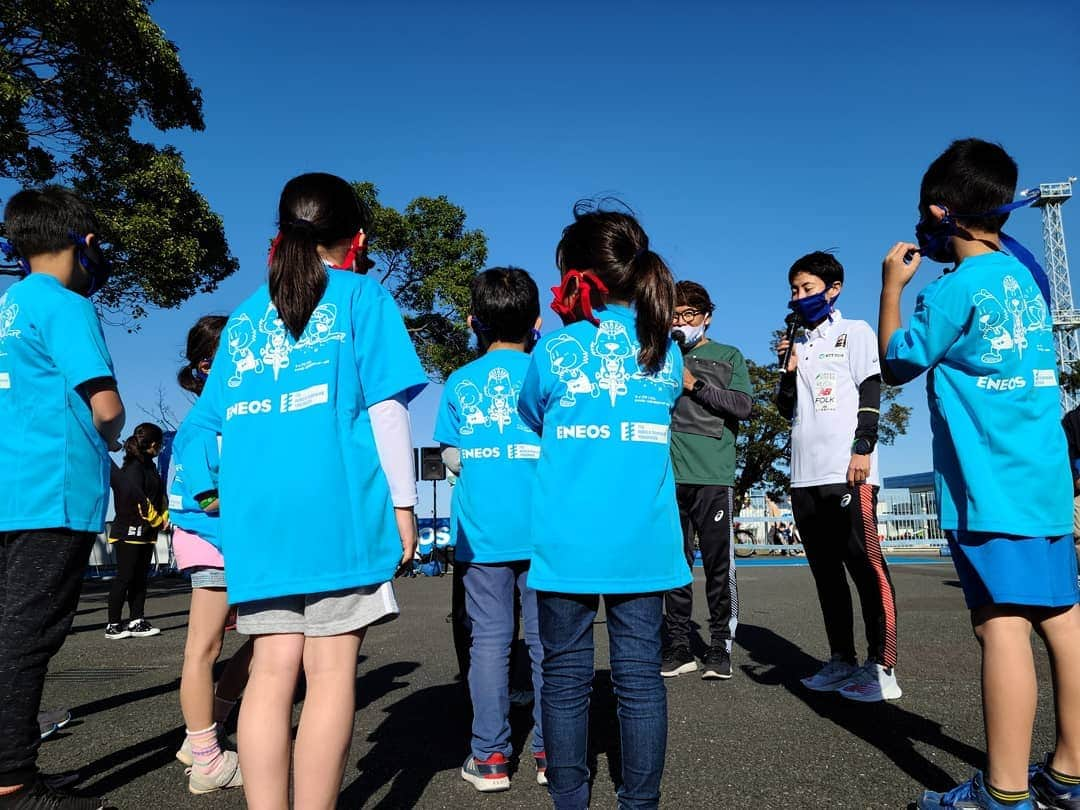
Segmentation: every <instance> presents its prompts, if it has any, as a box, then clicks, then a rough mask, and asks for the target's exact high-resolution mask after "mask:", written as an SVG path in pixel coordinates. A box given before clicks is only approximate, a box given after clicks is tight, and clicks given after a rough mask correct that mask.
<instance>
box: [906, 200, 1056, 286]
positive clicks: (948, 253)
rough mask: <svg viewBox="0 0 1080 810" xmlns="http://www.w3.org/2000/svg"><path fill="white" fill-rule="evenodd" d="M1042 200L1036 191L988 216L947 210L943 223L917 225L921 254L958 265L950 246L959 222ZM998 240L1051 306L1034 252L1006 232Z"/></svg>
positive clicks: (929, 221)
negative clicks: (1025, 270) (1033, 281)
mask: <svg viewBox="0 0 1080 810" xmlns="http://www.w3.org/2000/svg"><path fill="white" fill-rule="evenodd" d="M1039 196H1040V194H1039V192H1038V191H1035V192H1032V193H1031V195H1030V196H1027V197H1025V198H1024V199H1022V200H1015V201H1014V202H1011V203H1007V204H1005V205H1000V206H998V207H997V208H995V209H993V210H992V211H987V212H986V213H985V214H952V213H950V212H949V209H947V208H945V209H944V210H945V216H943V217H942V218H941V220H940V221H938V220H936V219H934V218H933V217H928V218H926V219H920V220H919V222H918V224H916V225H915V239H916V240H917V241H918V243H919V253H921V254H922V255H923V256H924V257H925V258H927V259H931V260H933V261H935V262H941V263H942V264H948V263H949V262H955V261H956V255H955V253H954V252H953V250H952V248H951V247H950V245H949V239H950V238H951V237H953V236H956V235H957V233H959V227H958V226H957V224H956V220H957V218H959V219H982V218H984V217H996V216H1000V215H1002V214H1007V213H1009V212H1010V211H1015V210H1016V209H1017V208H1023V207H1024V206H1026V205H1031V204H1032V203H1033V202H1035V201H1036V200H1038V199H1039ZM998 238H999V239H1000V240H1001V246H1002V247H1003V248H1005V250H1007V251H1008V252H1009V253H1010V254H1012V255H1013V256H1014V257H1015V258H1016V259H1017V260H1018V261H1019V262H1020V263H1021V264H1023V265H1024V267H1026V268H1027V269H1028V271H1029V272H1030V273H1031V275H1032V277H1033V278H1034V279H1035V283H1036V284H1037V285H1038V287H1039V290H1040V291H1041V292H1042V294H1043V298H1045V299H1046V305H1047V306H1050V279H1049V278H1047V275H1046V271H1045V270H1043V268H1042V265H1041V264H1039V260H1038V259H1036V258H1035V257H1034V256H1033V255H1032V254H1031V251H1029V250H1028V249H1027V248H1026V247H1024V246H1023V245H1021V244H1020V243H1019V242H1017V241H1016V240H1015V239H1013V238H1012V237H1011V236H1009V235H1008V234H1007V233H1005V232H1004V231H1001V232H999V233H998Z"/></svg>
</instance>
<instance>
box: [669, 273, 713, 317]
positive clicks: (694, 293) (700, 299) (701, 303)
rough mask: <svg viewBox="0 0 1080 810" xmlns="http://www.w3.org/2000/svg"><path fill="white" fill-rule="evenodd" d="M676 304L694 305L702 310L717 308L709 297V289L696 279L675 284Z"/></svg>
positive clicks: (683, 305)
mask: <svg viewBox="0 0 1080 810" xmlns="http://www.w3.org/2000/svg"><path fill="white" fill-rule="evenodd" d="M675 306H677V307H693V308H694V309H697V310H701V311H702V312H712V311H713V310H714V309H716V307H715V306H713V302H712V299H711V298H709V291H708V290H706V289H705V288H704V287H702V286H701V285H700V284H698V283H697V282H696V281H680V282H677V283H676V284H675Z"/></svg>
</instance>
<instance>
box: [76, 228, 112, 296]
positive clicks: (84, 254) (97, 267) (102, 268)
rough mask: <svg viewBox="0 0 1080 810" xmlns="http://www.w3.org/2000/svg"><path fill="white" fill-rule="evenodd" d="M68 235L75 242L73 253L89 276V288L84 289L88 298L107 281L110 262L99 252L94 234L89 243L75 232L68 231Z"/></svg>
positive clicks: (109, 272)
mask: <svg viewBox="0 0 1080 810" xmlns="http://www.w3.org/2000/svg"><path fill="white" fill-rule="evenodd" d="M68 236H70V237H71V241H72V242H74V243H75V255H76V256H77V257H78V259H79V264H81V265H82V267H83V269H84V270H85V271H86V273H87V275H89V276H90V288H89V289H88V290H87V291H86V297H87V298H89V297H90V296H91V295H93V294H94V293H96V292H97V291H98V290H100V289H101V288H102V287H104V286H105V285H106V284H107V283H108V281H109V276H110V275H111V274H112V264H111V263H110V262H109V260H108V259H106V258H105V254H104V253H102V252H101V246H100V245H99V244H98V240H97V237H96V236H95V237H92V238H91V239H90V242H89V243H87V241H86V236H80V235H79V234H77V233H70V234H68Z"/></svg>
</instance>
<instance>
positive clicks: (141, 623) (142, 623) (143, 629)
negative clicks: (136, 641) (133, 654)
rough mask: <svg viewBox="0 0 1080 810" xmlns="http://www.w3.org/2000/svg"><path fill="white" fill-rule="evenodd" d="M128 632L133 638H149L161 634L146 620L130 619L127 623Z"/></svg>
mask: <svg viewBox="0 0 1080 810" xmlns="http://www.w3.org/2000/svg"><path fill="white" fill-rule="evenodd" d="M127 629H128V632H129V633H131V635H132V636H134V637H135V638H149V637H150V636H156V635H157V634H158V633H160V632H161V630H159V629H158V628H156V627H154V625H152V624H150V622H148V621H147V620H146V619H132V620H131V621H130V622H128V626H127Z"/></svg>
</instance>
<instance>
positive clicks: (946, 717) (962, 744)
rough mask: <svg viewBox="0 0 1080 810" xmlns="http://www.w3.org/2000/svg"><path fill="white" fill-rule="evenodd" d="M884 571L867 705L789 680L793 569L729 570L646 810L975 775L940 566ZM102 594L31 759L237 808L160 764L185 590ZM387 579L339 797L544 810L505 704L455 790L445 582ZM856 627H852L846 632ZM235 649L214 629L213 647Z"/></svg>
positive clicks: (673, 718)
mask: <svg viewBox="0 0 1080 810" xmlns="http://www.w3.org/2000/svg"><path fill="white" fill-rule="evenodd" d="M701 576H702V572H701V570H700V569H697V570H696V571H695V617H696V618H697V619H698V621H699V622H701V623H704V619H705V606H704V594H703V589H702V579H701ZM893 579H894V582H895V586H896V590H897V594H898V603H899V652H900V664H899V667H898V670H897V671H898V674H899V678H900V684H901V686H902V688H903V690H904V696H903V698H902V699H901V700H900V701H898V702H895V703H891V704H870V705H867V704H856V703H850V702H848V701H845V700H844V699H843V698H840V697H839V696H836V695H831V694H826V695H820V694H816V693H812V692H808V691H807V690H805V689H804V688H802V686H801V685H800V684H799V678H800V677H802V676H804V675H806V674H807V673H809V672H811V671H813V669H814V668H815V666H816V664H817V660H818V659H819V658H820V657H821V656H822V655H823V654H825V652H826V642H825V634H824V632H823V630H822V627H821V619H820V612H819V609H818V606H817V601H816V598H815V595H814V590H813V583H812V580H811V577H810V572H809V569H807V568H805V567H799V566H791V567H787V566H785V567H759V566H752V567H751V566H746V567H744V568H743V569H742V570H741V572H740V574H739V593H740V608H741V616H740V619H741V621H740V624H739V630H738V634H737V642H736V646H735V652H734V659H733V660H734V669H735V676H734V677H733V678H732V679H731V680H730V681H726V682H717V681H710V682H706V681H702V680H701V679H700V678H699V677H698V676H697V675H696V674H694V675H684V676H681V677H679V678H676V679H673V680H669V681H667V687H668V714H669V732H668V753H667V765H666V770H665V773H664V781H663V794H662V799H661V805H662V806H663V807H672V808H705V807H711V808H903V807H907V806H908V804H909V803H910V802H911V801H912V800H913V799H914V798H915V797H916V796H917V795H918V793H919V792H920V791H921V790H922V789H923V788H924V787H927V788H931V789H937V790H941V789H944V788H947V787H950V786H952V785H953V784H954V783H955V782H956V781H957V780H959V779H962V778H966V777H967V776H968V775H969V774H970V772H971V771H972V769H973V768H976V767H980V766H981V765H982V763H983V754H982V747H983V744H982V725H981V710H980V701H979V688H978V674H979V656H978V650H977V647H976V644H975V641H974V639H973V638H972V636H971V631H970V628H969V625H968V618H967V613H966V611H965V609H964V604H963V598H962V596H961V593H960V589H959V587H958V583H957V582H956V578H955V574H954V573H953V570H952V567H951V565H948V564H945V565H941V564H930V563H929V562H928V564H925V565H921V564H906V565H897V566H895V567H894V569H893ZM106 587H107V585H103V584H101V583H96V584H88V586H87V588H86V590H85V592H84V595H83V599H82V601H81V603H80V606H79V611H78V615H77V617H76V619H75V626H74V628H73V630H72V633H71V636H70V637H69V638H68V640H67V642H66V644H65V645H64V648H63V649H62V650H61V652H60V653H59V655H58V656H57V657H56V658H55V659H54V660H53V663H52V667H51V672H50V676H49V679H48V682H47V684H46V688H45V701H44V703H45V705H46V706H47V707H56V706H59V705H64V706H68V707H70V708H71V709H72V711H73V713H74V715H75V719H74V721H73V722H72V723H71V725H70V726H68V727H67V728H66V729H64V730H62V731H60V732H59V733H58V734H57V735H56V736H55V737H54V738H53V739H51V740H49V741H47V742H45V743H44V744H43V745H42V750H41V757H40V765H41V767H42V769H43V770H44V771H46V772H47V773H56V772H62V771H69V770H78V771H79V773H80V775H81V780H80V782H79V786H80V787H81V788H84V789H88V790H90V791H96V792H97V793H98V795H100V794H103V793H105V794H108V796H109V798H110V800H111V802H112V803H113V804H114V805H115V806H117V807H118V808H120V809H121V810H132V809H133V808H140V809H141V808H154V810H160V808H187V807H201V808H239V807H243V806H244V800H243V794H242V791H239V790H234V791H230V792H227V793H217V794H213V795H208V796H199V797H195V796H190V795H189V794H188V793H187V792H186V781H185V778H184V772H183V767H182V766H181V765H180V764H179V763H178V762H176V761H175V760H174V758H173V755H174V752H175V750H176V748H177V747H178V746H179V744H180V742H181V739H182V729H183V724H182V721H181V718H180V707H179V699H178V693H177V689H178V686H179V669H180V661H181V655H182V650H183V645H184V636H185V622H186V616H187V607H188V600H189V592H188V590H187V588H186V585H185V584H184V583H183V581H182V580H171V581H170V580H158V581H157V582H156V583H155V584H154V585H153V586H152V588H151V594H150V597H149V599H148V602H147V616H148V618H149V619H150V620H151V621H153V622H154V623H155V624H156V625H157V626H159V627H161V628H162V630H163V631H164V632H163V633H162V634H161V635H160V636H157V637H154V638H149V639H129V640H124V641H108V640H106V639H105V638H104V636H103V627H104V624H105V596H106V594H105V588H106ZM396 587H397V589H398V601H399V603H400V605H401V607H402V611H403V613H402V615H401V617H400V618H399V619H397V620H396V621H394V622H391V623H390V624H387V625H384V626H381V627H378V628H375V629H373V630H372V631H371V633H370V634H369V636H368V638H367V640H366V641H365V643H364V647H363V649H362V650H361V658H360V662H359V666H358V668H357V693H358V698H359V699H358V705H359V710H358V712H357V714H356V720H355V733H354V736H353V745H352V751H351V754H350V758H349V766H348V768H347V771H346V773H345V779H344V782H343V786H342V794H341V800H340V804H339V806H340V807H343V808H357V807H370V808H383V809H387V808H409V807H418V808H460V807H476V808H545V807H550V801H549V800H548V798H547V794H546V792H545V790H544V789H543V788H541V787H540V786H538V785H537V784H536V783H535V781H534V770H533V766H532V762H531V759H530V758H529V757H528V749H527V748H524V749H523V747H524V746H525V745H526V740H525V737H526V735H527V734H528V731H529V726H530V717H529V711H528V709H515V710H514V712H513V715H512V722H513V728H514V741H515V749H516V750H519V751H521V750H525V752H526V757H525V759H524V761H523V763H522V765H521V769H520V772H519V773H518V774H517V775H516V776H515V778H514V780H513V787H512V789H511V790H510V791H509V792H507V793H500V794H491V795H480V794H477V793H476V792H475V791H474V789H473V788H472V787H470V786H469V785H468V784H466V783H465V782H463V781H462V779H461V777H460V775H459V772H458V769H459V768H460V766H461V763H462V761H463V760H464V758H465V756H466V754H467V752H468V735H469V728H468V723H469V716H468V710H467V708H466V704H465V701H464V693H463V690H462V686H461V684H460V683H459V682H457V681H456V659H455V657H454V653H453V646H452V642H451V636H450V626H449V625H448V624H447V623H446V621H445V617H446V614H447V612H448V609H449V602H450V577H443V578H417V579H409V580H400V581H399V582H398V583H397V584H396ZM855 604H856V605H857V604H858V603H857V601H856V602H855ZM598 622H599V623H601V624H602V623H603V616H602V614H601V616H600V617H599V618H598ZM856 632H857V633H858V634H859V635H858V637H860V638H861V633H862V629H861V626H860V627H858V628H857V631H856ZM596 639H597V648H598V649H597V656H596V662H597V663H596V666H597V676H596V682H595V686H594V694H593V707H592V720H591V723H592V726H591V728H592V731H591V740H592V749H593V752H594V754H593V756H594V757H595V761H594V763H593V765H592V771H593V773H594V774H595V779H594V784H593V800H592V807H593V808H612V807H615V796H614V790H615V784H616V780H617V779H618V770H619V766H618V733H617V725H616V721H615V711H614V699H613V697H612V693H611V683H610V677H609V673H608V665H607V638H606V633H605V632H604V630H603V628H598V632H597V634H596ZM240 641H241V638H240V637H238V636H236V635H235V634H230V637H229V638H228V639H227V640H226V652H231V651H232V650H233V649H235V648H236V647H237V646H238V645H239V643H240ZM1037 650H1038V652H1037V662H1038V667H1039V674H1040V683H1041V684H1042V685H1043V688H1042V690H1041V693H1040V699H1039V717H1038V722H1037V725H1036V734H1035V744H1034V749H1033V754H1034V756H1041V752H1042V751H1044V750H1046V749H1047V747H1048V746H1049V745H1051V742H1052V734H1053V711H1052V705H1051V694H1050V688H1049V683H1050V674H1049V667H1048V665H1047V660H1046V656H1045V654H1044V652H1043V651H1042V649H1041V647H1037ZM699 652H700V650H699ZM296 708H297V713H298V712H299V708H300V704H298V705H297V707H296ZM234 739H235V737H234Z"/></svg>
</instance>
